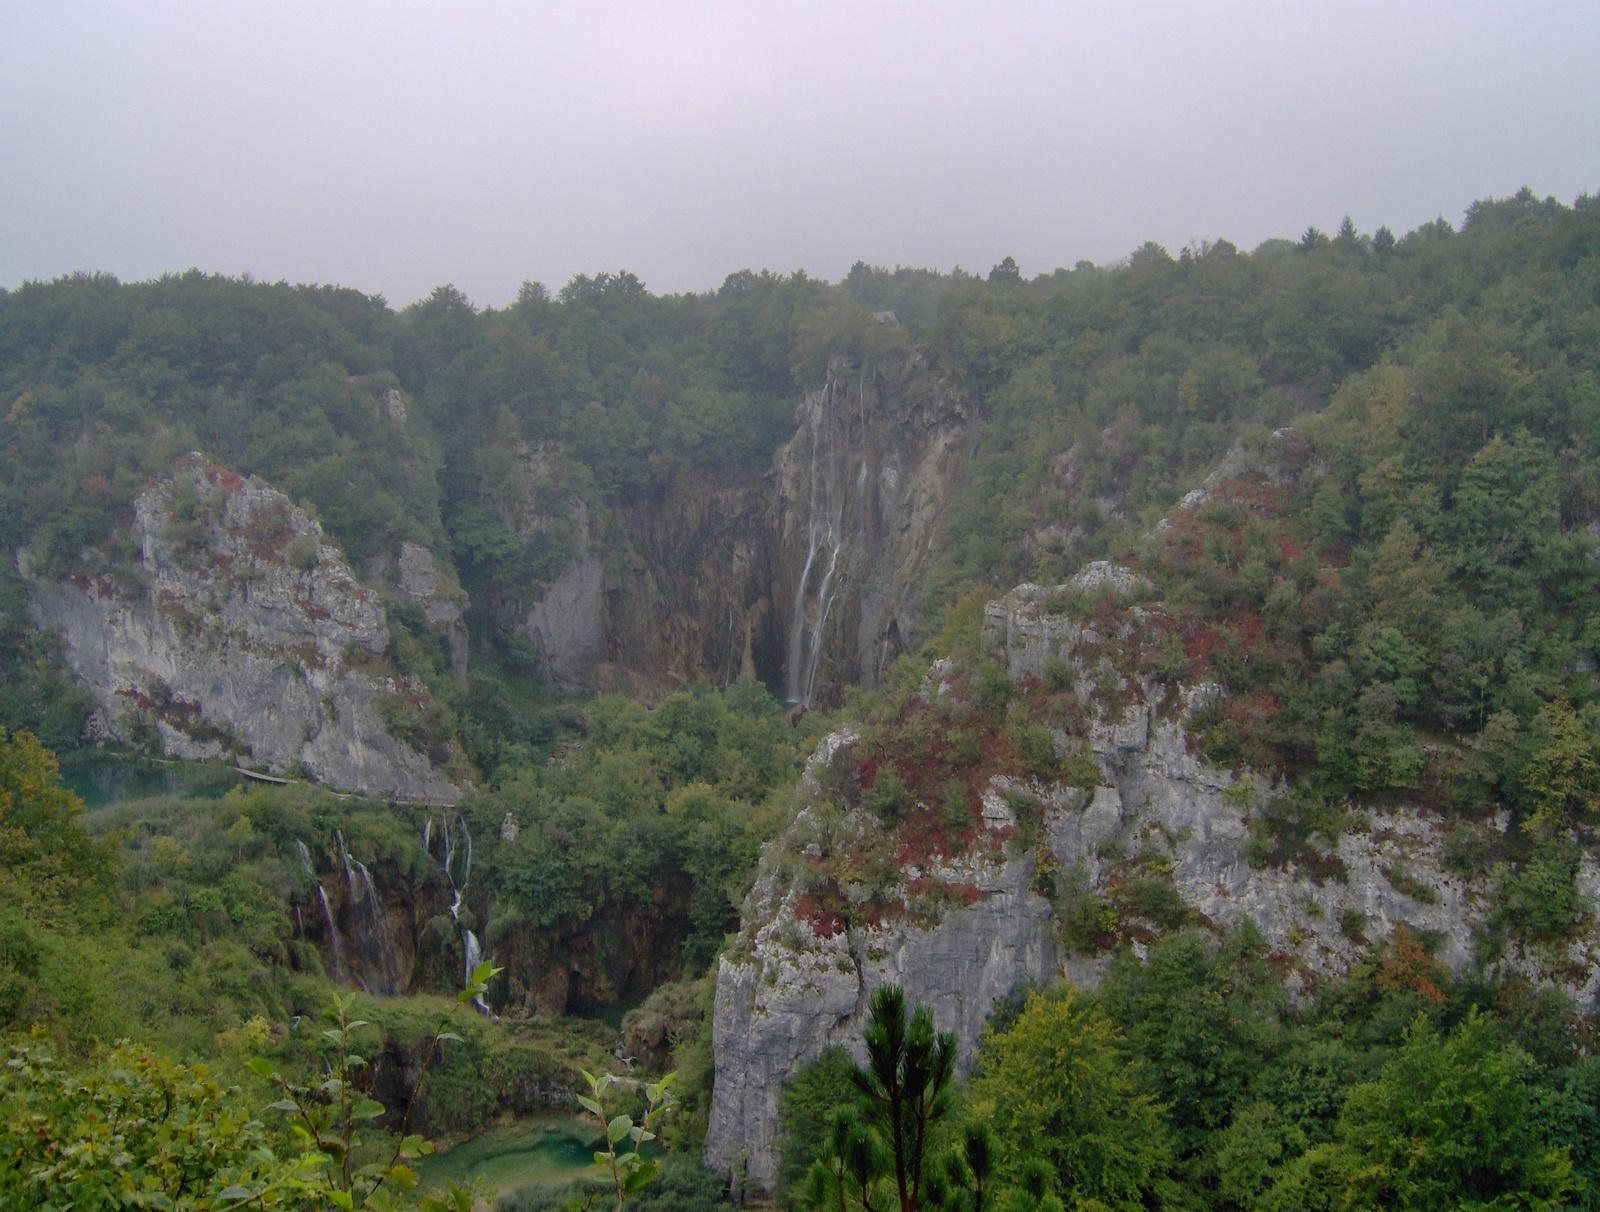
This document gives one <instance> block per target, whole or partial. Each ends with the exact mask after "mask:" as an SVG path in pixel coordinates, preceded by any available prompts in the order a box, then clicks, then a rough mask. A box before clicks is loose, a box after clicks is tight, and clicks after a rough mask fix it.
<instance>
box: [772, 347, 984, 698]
mask: <svg viewBox="0 0 1600 1212" xmlns="http://www.w3.org/2000/svg"><path fill="white" fill-rule="evenodd" d="M796 420H797V421H798V430H797V432H796V434H795V436H794V438H793V439H792V440H791V441H790V442H789V443H788V444H787V445H786V446H784V447H783V449H781V450H780V451H779V452H778V456H777V460H776V463H775V471H776V480H777V484H776V501H775V515H776V522H775V529H776V534H775V536H774V541H775V543H776V547H777V578H776V581H775V584H774V586H773V593H772V601H773V603H774V606H775V608H776V610H777V611H778V623H779V629H780V632H781V634H782V635H783V637H784V642H785V648H784V669H785V685H786V687H787V694H788V697H789V699H790V700H792V701H795V702H803V703H806V704H807V705H809V704H811V703H812V701H813V700H816V701H825V700H828V699H829V698H830V697H831V696H832V695H833V694H834V693H835V692H836V691H837V690H838V689H839V688H840V687H842V686H844V685H847V684H850V683H857V684H860V685H863V686H868V687H871V686H876V685H877V684H878V679H879V677H880V675H881V674H882V671H883V669H884V667H885V666H886V665H887V664H888V663H889V662H890V661H891V660H893V659H894V658H895V657H896V656H898V655H899V654H900V653H901V652H904V651H906V650H907V649H908V648H909V646H910V644H911V636H912V631H913V628H914V626H915V624H916V615H915V602H916V599H917V597H918V595H919V593H920V591H921V588H922V576H923V574H924V573H925V572H926V570H927V568H928V565H929V560H930V556H931V554H932V552H933V547H934V543H935V540H936V537H937V532H938V523H939V519H940V517H941V516H942V514H943V512H944V510H945V508H946V506H947V505H948V504H949V502H950V498H951V495H952V493H953V491H954V488H955V481H956V476H957V473H958V472H959V471H960V467H961V464H962V462H963V460H964V458H965V455H966V449H967V422H968V410H967V404H966V401H965V399H964V398H963V397H962V396H961V395H960V393H958V392H957V391H955V390H954V389H953V388H952V387H951V386H950V385H949V384H947V383H945V382H944V381H943V380H942V379H941V378H940V377H939V376H938V374H937V373H936V371H935V370H934V368H933V367H932V366H930V365H929V364H928V363H927V362H926V361H925V360H924V359H923V358H922V357H921V356H920V355H912V356H911V357H909V358H907V359H905V360H904V361H903V362H899V363H894V364H882V365H875V366H872V367H863V366H855V365H850V364H847V363H845V362H843V361H841V360H839V359H835V360H834V362H833V364H832V365H831V366H830V367H829V370H828V377H827V380H826V382H824V383H823V385H822V386H820V387H818V388H816V389H814V390H812V391H809V392H807V393H806V394H805V396H804V397H803V398H802V399H801V401H800V406H799V408H798V410H797V413H796Z"/></svg>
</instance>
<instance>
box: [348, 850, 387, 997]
mask: <svg viewBox="0 0 1600 1212" xmlns="http://www.w3.org/2000/svg"><path fill="white" fill-rule="evenodd" d="M334 837H335V838H336V839H337V840H338V843H339V859H340V861H341V862H343V863H344V873H345V880H346V882H347V884H348V887H349V891H350V907H351V910H352V913H351V918H352V921H353V924H354V926H355V936H356V948H357V950H358V951H359V952H360V955H361V966H362V972H361V973H360V974H358V975H357V977H356V980H357V982H358V983H359V984H360V985H361V987H362V988H363V989H365V990H366V991H367V992H368V993H373V994H383V995H386V996H389V997H393V996H394V995H395V994H396V993H398V992H399V991H400V965H399V964H398V962H396V960H395V955H394V942H393V940H392V939H391V938H390V937H389V926H388V923H387V922H386V921H385V920H384V916H383V902H382V900H380V899H379V897H378V890H377V889H376V888H374V887H373V885H372V873H371V872H370V871H368V870H367V868H366V864H364V863H362V862H359V861H358V860H356V859H353V858H351V857H350V852H349V851H348V850H346V849H345V845H344V834H343V833H340V832H338V831H335V833H334Z"/></svg>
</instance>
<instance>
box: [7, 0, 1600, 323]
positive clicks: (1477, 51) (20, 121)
mask: <svg viewBox="0 0 1600 1212" xmlns="http://www.w3.org/2000/svg"><path fill="white" fill-rule="evenodd" d="M1597 62H1600V3H1595V0H1587V2H1585V3H1543V4H1540V3H1525V4H1518V5H1512V4H1495V5H1485V4H1473V3H1463V2H1455V3H1449V4H1444V3H1426V4H1423V3H1417V4H1406V3H1394V2H1391V3H1384V4H1352V3H1322V4H1309V3H1290V2H1280V3H1272V4H1247V3H1232V4H1220V3H1216V4H1194V3H1191V4H1179V3H1129V2H1126V0H1124V2H1121V3H1095V4H1079V3H1057V4H1021V3H1018V4H1004V3H991V4H987V5H977V4H954V3H949V4H941V3H927V2H924V3H893V2H887V0H884V2H878V3H856V4H831V3H825V2H817V0H812V2H810V3H796V4H785V3H770V2H769V3H759V4H758V3H705V4H670V3H653V4H626V3H606V2H603V0H601V2H596V0H588V2H585V3H577V2H574V3H569V4H548V5H547V4H537V3H526V2H525V3H515V4H513V3H489V2H477V3H467V2H465V0H463V2H460V3H454V4H442V3H441V4H425V3H404V2H401V0H385V2H383V3H373V4H361V3H341V2H339V0H321V2H320V3H311V4H300V3H288V2H274V3H248V2H245V0H233V2H230V3H219V2H217V0H207V2H204V3H170V4H154V3H138V2H130V0H119V2H100V3H74V2H71V0H47V2H39V3H21V2H17V0H0V285H5V286H14V285H16V284H17V283H19V282H21V281H22V280H24V279H27V278H47V277H53V276H55V275H57V274H61V273H65V272H70V271H72V270H77V269H104V270H109V271H111V272H113V273H115V274H117V275H118V276H120V277H122V278H123V279H124V280H129V279H135V278H144V277H149V276H152V275H156V274H159V273H161V272H163V271H165V270H180V269H184V268H187V267H190V266H199V267H200V268H202V269H206V270H217V271H221V272H226V273H240V272H245V271H248V272H250V273H253V274H255V275H256V276H257V277H258V278H268V279H277V278H288V279H290V280H292V281H330V282H338V283H342V284H345V285H349V286H355V287H359V288H361V289H362V290H366V291H371V292H379V291H381V292H382V293H383V294H384V295H385V296H386V297H387V298H388V299H389V301H390V302H391V303H393V304H395V305H397V306H399V305H403V304H405V303H408V302H410V301H412V300H414V299H416V298H418V297H420V296H421V295H423V294H425V293H427V291H428V290H429V289H431V288H432V287H433V286H435V285H436V284H438V283H441V282H446V281H451V282H454V283H455V284H456V285H457V286H459V287H460V288H461V289H462V290H464V291H465V292H466V293H467V294H468V295H469V296H470V297H471V298H472V299H473V300H474V301H475V302H478V303H480V304H487V305H500V304H504V303H506V302H508V301H509V300H511V299H512V298H513V297H515V294H516V291H517V287H518V284H519V283H520V282H522V281H523V280H524V279H526V278H535V279H539V280H542V281H544V282H546V283H547V284H549V285H550V286H551V287H558V286H560V285H561V284H562V283H563V282H565V281H566V280H567V279H568V278H570V277H571V276H572V275H573V274H574V273H579V272H587V273H593V272H596V271H599V270H602V269H617V268H627V269H631V270H633V271H634V272H635V273H637V274H638V275H639V276H640V277H641V278H643V279H644V280H645V282H646V283H647V284H648V285H649V286H650V287H651V288H652V289H654V290H657V291H677V290H704V289H709V288H711V287H714V286H716V285H717V284H718V283H720V282H721V281H722V279H723V277H724V276H726V275H727V274H728V273H729V272H731V271H733V270H737V269H741V268H745V267H751V268H762V267H767V268H771V269H774V270H779V271H785V272H786V271H789V270H793V269H799V268H803V269H805V270H807V271H808V272H810V273H812V274H816V275H820V276H823V277H827V278H838V277H840V276H841V275H842V274H843V273H844V272H845V271H846V270H847V269H848V268H849V266H850V264H851V263H852V262H853V261H855V260H856V259H857V258H862V259H865V260H868V261H871V262H874V263H877V264H883V265H894V264H897V263H898V264H907V265H926V266H933V267H937V268H941V269H949V268H950V267H951V266H953V265H955V264H958V263H959V264H961V265H962V266H965V267H966V268H968V269H974V270H980V271H982V270H987V269H988V267H989V266H990V265H992V264H993V263H994V262H996V261H998V260H999V259H1000V258H1001V257H1003V256H1006V255H1007V254H1010V255H1013V256H1015V257H1016V258H1017V261H1018V262H1019V263H1020V265H1021V266H1022V268H1023V271H1024V272H1025V273H1028V274H1033V273H1037V272H1040V271H1044V270H1049V269H1053V268H1054V267H1055V266H1057V265H1071V264H1073V263H1074V262H1076V261H1078V260H1079V259H1082V258H1087V259H1089V260H1092V261H1096V262H1106V261H1110V260H1113V259H1115V258H1118V257H1121V256H1124V255H1126V254H1127V253H1128V252H1129V251H1131V250H1132V249H1133V248H1135V247H1136V246H1137V245H1138V244H1140V243H1141V242H1142V241H1144V240H1147V239H1154V240H1159V241H1161V242H1162V243H1164V244H1166V245H1167V246H1168V247H1169V248H1171V249H1173V250H1174V251H1176V249H1177V248H1179V247H1180V246H1182V245H1183V244H1185V243H1187V242H1188V241H1190V240H1201V239H1207V238H1217V237H1227V238H1229V239H1232V240H1234V241H1235V242H1236V243H1239V244H1241V245H1243V246H1245V247H1251V246H1253V245H1254V244H1256V243H1258V242H1259V241H1260V240H1262V239H1265V238H1266V237H1268V236H1274V235H1288V236H1297V235H1298V234H1299V233H1300V232H1301V231H1303V230H1304V229H1305V227H1306V226H1307V225H1308V224H1313V223H1314V224H1317V225H1318V226H1321V227H1323V228H1332V227H1334V226H1336V225H1337V224H1338V222H1339V220H1340V218H1341V216H1343V215H1344V214H1345V213H1346V212H1347V211H1348V212H1349V213H1350V214H1351V215H1352V216H1353V217H1354V219H1355V220H1356V223H1357V224H1358V226H1360V227H1361V228H1362V229H1363V230H1371V229H1373V228H1376V227H1377V226H1378V225H1379V224H1382V223H1387V224H1389V225H1390V226H1391V227H1393V228H1395V229H1396V231H1403V230H1404V229H1406V228H1409V227H1412V226H1415V225H1416V224H1417V223H1419V222H1425V221H1427V220H1429V219H1432V218H1434V217H1435V216H1437V215H1440V214H1443V215H1444V216H1445V217H1447V218H1449V219H1451V220H1452V221H1455V222H1459V220H1460V217H1461V212H1462V210H1463V209H1464V208H1465V206H1466V205H1467V204H1468V203H1469V202H1470V201H1472V200H1473V199H1474V198H1476V197H1482V196H1486V195H1491V194H1492V195H1497V196H1498V195H1504V194H1508V193H1512V192H1514V191H1515V190H1516V189H1517V188H1518V187H1519V186H1521V185H1523V184H1527V185H1530V186H1532V187H1533V189H1534V190H1536V191H1537V192H1538V193H1540V194H1541V195H1542V194H1547V193H1553V194H1555V195H1556V196H1557V197H1559V198H1561V199H1562V200H1563V201H1565V202H1569V203H1570V202H1571V201H1572V199H1573V197H1574V196H1575V195H1577V194H1578V193H1579V192H1580V191H1584V190H1589V191H1596V192H1600V72H1597V71H1596V70H1595V65H1596V63H1597Z"/></svg>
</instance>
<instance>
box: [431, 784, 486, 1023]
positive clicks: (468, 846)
mask: <svg viewBox="0 0 1600 1212" xmlns="http://www.w3.org/2000/svg"><path fill="white" fill-rule="evenodd" d="M452 825H453V826H454V828H452ZM457 832H459V833H460V835H461V844H460V847H459V848H458V847H457V845H456V833H457ZM439 833H440V834H441V835H442V837H443V839H444V862H443V863H442V864H441V866H442V867H443V868H444V878H445V879H447V880H449V881H450V893H451V900H450V920H451V921H453V922H454V923H455V924H456V928H457V929H458V930H461V901H462V898H464V897H465V896H466V894H467V883H468V881H470V880H471V878H472V834H471V833H470V832H468V830H467V822H466V821H465V820H464V819H463V818H462V817H461V816H460V815H459V814H457V816H456V817H455V819H454V820H453V821H452V820H451V817H450V814H449V813H448V812H446V813H444V814H443V815H442V816H441V817H440V818H439ZM432 840H433V818H432V817H429V818H428V823H427V824H426V825H425V826H423V830H422V848H423V849H424V850H426V851H429V853H430V854H431V853H432V852H431V850H429V846H430V843H431V842H432ZM458 856H459V857H460V859H461V861H460V863H459V864H457V862H456V859H457V857H458ZM458 866H459V868H460V874H459V876H458V875H457V867H458ZM461 949H462V952H463V953H464V954H465V956H466V970H465V972H464V973H463V974H462V981H461V983H462V984H463V985H465V984H467V982H469V981H470V980H471V979H472V970H473V969H474V968H476V967H477V966H478V965H479V964H481V963H482V962H483V948H482V947H481V946H480V945H479V943H478V936H477V935H476V934H474V933H473V932H472V931H470V930H461ZM472 1004H473V1005H474V1006H475V1007H476V1008H477V1010H478V1013H480V1014H482V1015H483V1016H484V1017H486V1018H491V1019H492V1018H494V1017H495V1015H494V1012H493V1011H492V1010H490V1009H489V1006H488V1003H486V1002H485V1001H484V1000H483V995H482V994H481V993H480V994H479V995H478V996H477V997H474V998H473V999H472Z"/></svg>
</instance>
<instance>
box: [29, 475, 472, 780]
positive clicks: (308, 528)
mask: <svg viewBox="0 0 1600 1212" xmlns="http://www.w3.org/2000/svg"><path fill="white" fill-rule="evenodd" d="M133 533H134V539H135V542H136V543H137V545H138V550H139V556H138V570H137V572H138V577H137V580H136V581H135V582H134V583H133V584H132V585H130V583H129V581H128V580H127V579H123V580H116V579H113V578H111V577H97V578H93V579H88V578H85V579H82V580H80V581H64V582H61V583H59V584H51V583H46V582H44V581H42V580H40V579H38V578H36V577H32V576H29V568H28V561H27V558H26V554H25V553H24V554H23V555H22V556H21V558H20V559H19V566H20V567H21V569H22V571H23V573H24V575H25V576H29V611H30V613H31V614H32V616H33V618H34V620H35V621H36V622H38V623H39V624H41V625H42V626H45V627H48V628H50V629H51V630H53V631H56V632H57V633H58V634H60V635H61V636H62V638H63V639H64V640H65V641H66V647H67V662H68V664H69V665H70V666H71V667H72V669H73V671H74V672H75V673H76V674H77V675H78V677H79V678H80V679H81V680H82V681H83V683H84V684H85V686H86V688H87V689H88V690H89V691H90V693H91V694H92V695H93V696H94V698H95V700H96V701H97V703H98V704H99V710H98V712H97V715H98V717H99V718H98V721H97V722H98V724H99V725H100V727H102V728H103V729H104V730H105V732H106V733H107V734H109V735H112V736H115V737H118V738H119V739H122V740H128V741H143V742H147V743H154V744H156V745H158V746H159V748H160V749H161V751H162V752H164V753H167V754H170V755H172V756H174V757H182V758H194V759H204V758H238V759H240V760H242V761H245V762H247V763H249V764H253V765H258V766H264V767H266V768H267V769H269V770H273V771H277V772H280V773H282V772H288V771H290V770H291V769H292V768H294V767H296V766H298V767H301V768H303V769H304V770H306V771H307V772H309V774H310V775H311V776H312V777H314V778H316V779H317V780H318V781H319V782H323V783H326V784H327V785H329V786H331V787H335V788H339V789H341V790H348V791H357V792H360V793H362V794H367V795H394V796H398V797H401V798H406V799H416V800H428V801H432V802H435V803H449V802H454V801H455V800H456V799H458V798H459V797H460V794H461V791H460V788H458V787H456V786H455V785H453V784H452V783H451V782H450V781H449V780H448V779H447V778H446V777H445V776H444V774H443V773H442V772H440V771H438V770H436V769H434V767H433V766H432V765H431V764H430V762H429V760H428V758H427V757H425V756H423V755H422V754H420V753H418V752H417V751H416V750H415V749H413V748H411V747H410V746H409V745H407V744H404V743H403V742H401V741H399V740H396V739H395V738H394V737H392V736H390V735H389V733H388V731H387V730H386V728H385V725H384V720H383V716H384V711H385V709H386V707H387V706H388V703H389V701H390V700H393V701H396V702H405V703H408V704H411V705H413V706H414V705H416V704H417V703H419V702H423V701H425V700H426V698H427V692H426V691H425V690H424V689H423V688H422V687H421V686H420V685H412V684H410V683H409V682H407V681H406V680H404V679H397V678H395V677H392V676H387V675H384V674H382V673H378V672H374V673H368V672H364V671H363V666H367V665H371V666H373V667H374V668H375V669H377V668H381V666H378V665H377V659H378V658H379V657H381V655H382V653H383V651H384V648H385V647H386V646H387V644H388V639H389V634H388V628H387V626H386V624H385V619H384V611H383V607H382V605H381V604H380V603H379V602H378V600H377V597H376V595H375V594H374V593H373V592H372V591H371V590H369V589H365V588H363V587H362V586H360V585H359V584H357V582H356V581H355V579H354V577H353V576H352V575H351V573H350V570H349V568H348V567H346V566H345V564H344V562H343V560H342V559H340V557H339V555H338V553H337V551H336V550H335V549H334V548H333V547H331V546H328V545H327V544H325V543H324V542H323V540H322V528H321V526H320V525H319V524H318V523H317V522H316V521H315V520H313V519H312V518H310V517H308V516H307V515H306V514H305V512H304V511H303V510H300V509H298V508H296V507H295V506H294V505H293V504H292V503H291V502H290V501H289V499H288V498H287V497H285V496H284V495H283V494H282V493H280V492H278V491H277V490H276V489H273V488H271V487H269V486H268V485H266V484H264V483H262V482H261V481H259V480H256V479H250V480H245V479H242V478H241V477H239V476H236V475H234V474H233V473H231V472H229V471H227V470H226V469H223V468H219V467H215V466H211V465H209V464H208V463H207V462H206V461H205V460H204V459H203V458H201V457H199V456H189V457H187V458H185V459H184V460H182V461H180V463H179V464H178V466H177V467H176V468H175V470H174V472H173V474H172V475H171V476H170V477H168V478H167V479H165V480H163V481H162V482H160V483H159V484H156V485H154V486H152V487H151V488H148V489H146V490H145V491H144V492H143V493H141V494H140V495H139V497H138V498H137V500H136V501H135V503H134V523H133Z"/></svg>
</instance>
